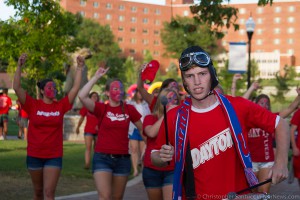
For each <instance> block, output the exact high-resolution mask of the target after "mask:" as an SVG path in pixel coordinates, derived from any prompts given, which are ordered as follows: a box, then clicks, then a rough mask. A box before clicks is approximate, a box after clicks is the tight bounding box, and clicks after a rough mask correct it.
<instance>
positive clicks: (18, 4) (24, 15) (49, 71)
mask: <svg viewBox="0 0 300 200" xmlns="http://www.w3.org/2000/svg"><path fill="white" fill-rule="evenodd" d="M5 3H6V4H7V5H12V6H13V7H14V9H15V10H16V14H15V17H14V18H11V19H9V20H7V21H3V22H1V24H0V28H1V32H0V46H1V49H0V59H1V60H7V61H8V63H9V65H8V69H7V71H8V72H9V73H14V71H15V69H16V62H17V59H18V57H19V56H20V55H21V53H23V52H24V53H27V54H28V59H27V62H26V66H25V67H24V69H23V72H24V73H25V74H26V80H27V82H26V81H25V82H24V83H28V85H27V84H26V89H27V91H28V92H29V93H31V95H34V94H36V92H35V91H36V90H35V89H33V88H34V87H35V84H33V83H34V82H36V81H37V80H40V79H43V78H45V77H51V78H53V79H54V80H55V81H56V82H57V83H58V84H57V85H61V83H62V81H63V80H64V74H63V73H62V72H63V70H62V69H63V63H64V62H65V61H66V59H67V53H68V52H72V51H73V50H74V48H75V45H74V40H72V38H74V36H75V35H76V32H77V28H78V24H80V23H81V21H82V18H81V17H80V16H79V15H73V14H71V13H69V12H63V11H62V10H61V8H60V5H59V3H58V2H57V1H52V0H34V1H25V0H22V1H19V0H6V1H5ZM29 84H30V85H29Z"/></svg>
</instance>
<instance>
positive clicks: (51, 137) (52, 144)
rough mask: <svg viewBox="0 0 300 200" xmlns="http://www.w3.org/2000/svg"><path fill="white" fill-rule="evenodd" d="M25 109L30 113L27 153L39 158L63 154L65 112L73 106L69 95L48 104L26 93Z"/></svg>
mask: <svg viewBox="0 0 300 200" xmlns="http://www.w3.org/2000/svg"><path fill="white" fill-rule="evenodd" d="M22 107H23V109H24V110H25V111H26V112H27V113H28V118H29V120H30V123H29V126H28V141H27V143H28V144H27V154H28V156H32V157H38V158H56V157H62V155H63V121H64V114H65V113H66V112H67V111H68V110H70V109H71V108H72V104H70V102H69V98H68V96H65V97H64V98H63V99H61V100H60V101H54V102H53V103H51V104H46V103H44V102H43V100H37V99H33V98H32V97H31V96H29V95H28V94H26V101H25V104H24V105H22Z"/></svg>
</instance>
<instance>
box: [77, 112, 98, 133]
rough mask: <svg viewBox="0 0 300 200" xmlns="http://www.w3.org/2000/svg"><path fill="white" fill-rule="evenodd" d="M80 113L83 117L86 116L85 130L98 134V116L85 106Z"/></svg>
mask: <svg viewBox="0 0 300 200" xmlns="http://www.w3.org/2000/svg"><path fill="white" fill-rule="evenodd" d="M79 114H80V115H81V116H82V117H86V123H85V127H84V132H85V133H91V134H95V135H96V134H97V133H98V122H99V121H98V118H97V117H96V116H95V115H93V114H92V113H90V112H89V111H88V109H86V108H85V107H82V108H81V109H80V111H79Z"/></svg>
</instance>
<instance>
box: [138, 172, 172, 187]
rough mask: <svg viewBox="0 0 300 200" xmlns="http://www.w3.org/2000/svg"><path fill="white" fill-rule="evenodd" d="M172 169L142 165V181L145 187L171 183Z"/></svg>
mask: <svg viewBox="0 0 300 200" xmlns="http://www.w3.org/2000/svg"><path fill="white" fill-rule="evenodd" d="M173 175H174V171H173V170H171V171H159V170H155V169H151V168H149V167H144V169H143V182H144V185H145V188H162V187H163V186H166V185H171V184H173Z"/></svg>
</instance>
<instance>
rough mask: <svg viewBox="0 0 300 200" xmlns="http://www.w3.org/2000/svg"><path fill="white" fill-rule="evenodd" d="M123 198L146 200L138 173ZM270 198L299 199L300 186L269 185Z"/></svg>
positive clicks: (77, 199)
mask: <svg viewBox="0 0 300 200" xmlns="http://www.w3.org/2000/svg"><path fill="white" fill-rule="evenodd" d="M123 199H124V200H147V199H148V198H147V194H146V190H145V188H144V184H143V181H142V175H141V174H140V175H139V176H137V177H136V178H134V179H132V180H130V181H129V182H128V183H127V187H126V190H125V195H124V198H123ZM271 199H274V200H300V187H299V186H298V182H297V180H296V179H295V180H294V182H293V183H292V184H288V183H287V181H284V182H282V183H280V184H278V185H274V186H272V187H271ZM56 200H97V192H96V191H94V192H88V193H81V194H74V195H70V196H63V197H57V198H56Z"/></svg>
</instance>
